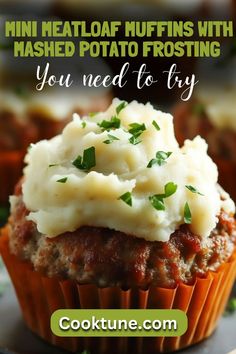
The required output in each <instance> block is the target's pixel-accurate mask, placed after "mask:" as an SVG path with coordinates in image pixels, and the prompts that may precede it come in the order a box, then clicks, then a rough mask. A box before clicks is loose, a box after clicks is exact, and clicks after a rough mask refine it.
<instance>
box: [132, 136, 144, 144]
mask: <svg viewBox="0 0 236 354" xmlns="http://www.w3.org/2000/svg"><path fill="white" fill-rule="evenodd" d="M129 142H130V144H132V145H137V144H139V143H141V142H142V140H140V138H139V136H138V137H136V136H134V135H133V136H131V138H129Z"/></svg>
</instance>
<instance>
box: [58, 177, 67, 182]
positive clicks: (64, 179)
mask: <svg viewBox="0 0 236 354" xmlns="http://www.w3.org/2000/svg"><path fill="white" fill-rule="evenodd" d="M67 180H68V177H64V178H61V179H58V180H57V182H59V183H66V181H67Z"/></svg>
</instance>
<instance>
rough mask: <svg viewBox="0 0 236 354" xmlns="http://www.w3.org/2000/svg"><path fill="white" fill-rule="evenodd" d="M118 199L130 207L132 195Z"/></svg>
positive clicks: (128, 194) (128, 193) (126, 194)
mask: <svg viewBox="0 0 236 354" xmlns="http://www.w3.org/2000/svg"><path fill="white" fill-rule="evenodd" d="M118 199H121V200H123V202H125V203H126V204H127V205H129V206H132V194H131V193H130V192H126V193H124V194H122V195H121V196H120V197H119V198H118Z"/></svg>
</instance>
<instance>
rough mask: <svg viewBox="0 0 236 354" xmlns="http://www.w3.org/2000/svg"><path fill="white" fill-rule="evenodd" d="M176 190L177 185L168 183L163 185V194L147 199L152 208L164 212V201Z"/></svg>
mask: <svg viewBox="0 0 236 354" xmlns="http://www.w3.org/2000/svg"><path fill="white" fill-rule="evenodd" d="M176 190H177V184H175V183H173V182H168V183H166V185H165V192H164V193H163V194H155V195H152V196H150V197H149V200H150V202H151V204H152V206H153V207H154V208H155V209H157V210H165V204H164V199H165V198H168V197H170V196H171V195H172V194H174V193H175V192H176Z"/></svg>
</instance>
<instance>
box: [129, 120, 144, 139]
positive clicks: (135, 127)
mask: <svg viewBox="0 0 236 354" xmlns="http://www.w3.org/2000/svg"><path fill="white" fill-rule="evenodd" d="M129 126H130V129H129V130H128V132H129V133H130V134H132V135H134V136H136V137H137V136H139V135H141V134H142V132H144V130H146V126H145V124H144V123H143V124H139V123H131V124H129Z"/></svg>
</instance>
